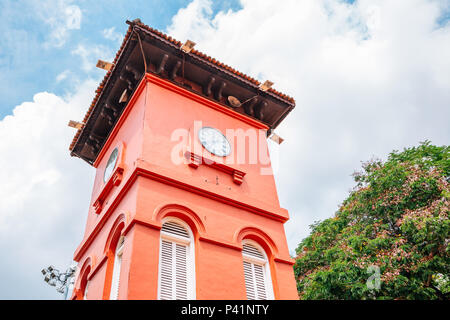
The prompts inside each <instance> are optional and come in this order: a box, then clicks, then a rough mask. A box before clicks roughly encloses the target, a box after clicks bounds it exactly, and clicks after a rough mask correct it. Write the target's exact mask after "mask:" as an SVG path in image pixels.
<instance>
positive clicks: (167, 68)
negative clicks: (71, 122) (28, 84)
mask: <svg viewBox="0 0 450 320" xmlns="http://www.w3.org/2000/svg"><path fill="white" fill-rule="evenodd" d="M127 23H128V24H129V29H128V31H127V33H126V35H125V38H124V40H123V43H122V46H121V47H120V49H119V51H118V52H117V55H116V57H115V59H114V61H113V62H112V63H108V62H103V61H99V63H98V66H99V67H101V68H103V69H105V70H107V72H106V75H105V78H104V79H103V81H102V82H101V83H100V85H99V87H98V89H97V90H96V95H95V97H94V99H93V101H92V104H91V105H90V107H89V110H88V111H87V114H86V116H85V118H84V120H83V122H82V123H81V125H80V126H79V128H78V131H77V133H76V135H75V137H74V139H73V142H72V144H71V146H70V151H71V155H72V156H76V157H79V158H81V159H82V160H84V161H86V162H88V163H89V164H90V165H92V166H93V167H94V168H95V169H96V176H95V180H94V186H93V191H92V198H91V205H90V207H89V212H88V218H87V223H86V229H85V233H84V237H83V239H82V241H81V243H80V245H79V246H78V248H77V249H76V252H75V255H74V260H75V261H77V262H78V270H77V275H76V281H75V289H74V293H73V296H72V299H297V298H298V296H297V289H296V283H295V279H294V272H293V264H294V260H293V259H291V257H290V256H289V252H288V247H287V241H286V236H285V231H284V227H283V225H284V223H285V222H286V221H287V220H288V218H289V215H288V212H287V210H286V209H283V208H281V207H280V204H279V201H278V196H277V191H276V187H275V182H274V177H273V174H272V170H271V164H270V159H269V157H268V144H267V138H268V137H269V136H270V135H271V134H272V132H273V129H274V128H275V127H277V126H278V124H279V123H280V122H281V121H282V120H283V119H284V117H286V115H287V114H288V113H289V112H290V111H291V110H292V109H293V108H294V106H295V102H294V100H293V99H292V98H290V97H288V96H286V95H284V94H282V93H280V92H278V91H276V90H274V89H272V88H271V84H270V83H268V82H266V83H264V84H260V83H259V82H258V81H257V80H255V79H253V78H251V77H249V76H247V75H244V74H242V73H241V72H238V71H236V70H234V69H233V68H231V67H229V66H227V65H225V64H223V63H220V62H218V61H216V60H215V59H213V58H211V57H209V56H207V55H205V54H203V53H201V52H199V51H197V50H195V49H193V45H194V44H193V43H192V42H190V41H187V42H186V43H184V44H183V43H181V42H178V41H176V40H174V39H173V38H171V37H169V36H167V35H165V34H163V33H161V32H159V31H157V30H155V29H152V28H150V27H148V26H146V25H144V24H142V23H141V22H140V20H139V19H136V20H134V21H132V22H130V21H127Z"/></svg>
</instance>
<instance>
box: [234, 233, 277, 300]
mask: <svg viewBox="0 0 450 320" xmlns="http://www.w3.org/2000/svg"><path fill="white" fill-rule="evenodd" d="M244 244H249V245H251V246H253V247H255V248H256V249H258V251H259V252H260V253H261V254H262V256H263V259H261V258H258V257H254V256H250V255H247V254H246V253H244V251H242V260H243V262H244V261H246V262H249V263H253V264H256V265H260V266H262V268H263V271H264V277H265V279H264V280H265V281H264V284H265V290H266V297H267V300H273V299H275V298H274V292H273V285H272V276H271V274H270V262H269V259H268V257H267V253H266V251H265V250H264V248H263V247H262V246H261V245H259V244H258V243H257V242H256V241H253V240H249V239H244V240H242V246H244ZM246 293H247V288H246Z"/></svg>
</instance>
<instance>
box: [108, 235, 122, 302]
mask: <svg viewBox="0 0 450 320" xmlns="http://www.w3.org/2000/svg"><path fill="white" fill-rule="evenodd" d="M124 244H125V238H124V237H123V236H121V237H120V238H119V241H118V242H117V246H118V247H117V248H116V252H115V253H114V264H113V274H112V281H111V288H110V291H109V300H118V299H119V294H118V291H119V288H120V272H121V270H122V262H123V261H122V255H123V247H124ZM119 257H120V265H119V264H118V263H117V258H119ZM117 272H118V273H117ZM116 277H117V280H116V279H115V278H116ZM114 281H117V296H115V293H114V291H115V290H114V289H115V288H114Z"/></svg>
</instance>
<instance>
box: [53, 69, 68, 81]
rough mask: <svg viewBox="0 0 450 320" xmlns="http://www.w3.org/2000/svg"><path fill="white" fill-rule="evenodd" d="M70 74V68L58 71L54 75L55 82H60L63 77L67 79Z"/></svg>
mask: <svg viewBox="0 0 450 320" xmlns="http://www.w3.org/2000/svg"><path fill="white" fill-rule="evenodd" d="M69 75H70V70H64V71H63V72H61V73H59V74H58V75H57V76H56V82H61V81H63V80H65V79H67V77H68V76H69Z"/></svg>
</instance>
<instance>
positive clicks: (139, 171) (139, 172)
mask: <svg viewBox="0 0 450 320" xmlns="http://www.w3.org/2000/svg"><path fill="white" fill-rule="evenodd" d="M138 177H145V178H148V179H152V180H154V181H158V182H161V183H164V184H167V185H170V186H173V187H176V188H179V189H183V190H186V191H189V192H192V193H195V194H198V195H201V196H204V197H207V198H210V199H213V200H216V201H219V202H221V203H224V204H227V205H230V206H233V207H236V208H239V209H242V210H245V211H248V212H252V213H254V214H258V215H261V216H264V217H267V218H270V219H273V220H276V221H279V222H282V223H284V222H286V221H287V220H288V218H287V217H285V216H282V215H279V214H277V213H275V212H271V211H268V210H265V209H262V208H259V207H255V206H252V205H250V204H247V203H244V202H241V201H237V200H235V199H232V198H229V197H226V196H223V195H220V194H217V193H214V192H211V191H209V190H207V189H203V188H199V187H194V186H192V185H189V184H187V183H184V182H181V181H179V180H175V179H171V178H169V177H166V176H163V175H160V174H158V173H156V172H152V171H149V170H146V169H143V168H139V167H137V168H135V169H134V171H133V173H132V174H131V175H130V177H129V178H128V179H127V180H126V181H125V183H124V185H123V187H122V189H120V190H119V192H118V193H117V196H116V197H115V198H114V200H113V202H112V203H111V205H110V206H109V207H108V208H107V209H106V211H105V212H104V213H103V215H101V218H100V221H99V222H98V223H97V225H96V226H95V227H94V229H93V230H92V232H91V233H90V234H89V236H88V237H87V238H86V239H85V240H84V241H83V242H82V243H81V244H80V246H79V247H78V248H77V250H76V251H75V254H74V260H75V261H79V260H80V259H81V257H82V255H83V254H84V252H85V251H86V250H87V248H88V247H89V246H90V244H91V243H92V242H93V240H94V239H95V237H96V236H97V234H98V233H99V232H100V230H101V229H102V227H103V226H104V225H105V223H106V221H107V220H108V218H109V216H110V215H111V214H112V213H113V212H114V209H115V208H116V207H117V206H118V205H119V203H120V201H121V200H122V198H123V197H124V196H125V195H126V193H127V192H128V190H129V189H130V188H131V186H132V185H133V184H134V182H135V181H136V179H137V178H138ZM132 221H133V220H132ZM136 222H137V221H135V222H134V223H136ZM145 223H146V224H149V223H148V222H145ZM130 225H131V223H130V224H128V226H126V227H125V228H127V229H128V228H131V226H130ZM153 227H155V226H153ZM128 231H129V230H126V232H128Z"/></svg>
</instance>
